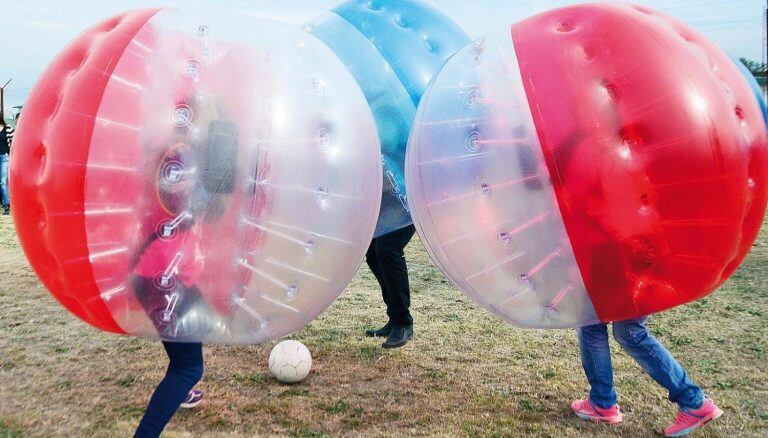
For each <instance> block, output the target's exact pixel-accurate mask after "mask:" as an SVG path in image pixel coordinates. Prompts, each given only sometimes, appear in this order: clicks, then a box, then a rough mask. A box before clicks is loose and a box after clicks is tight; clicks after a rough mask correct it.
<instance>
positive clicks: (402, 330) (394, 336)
mask: <svg viewBox="0 0 768 438" xmlns="http://www.w3.org/2000/svg"><path fill="white" fill-rule="evenodd" d="M411 338H413V326H412V325H405V326H403V325H397V326H393V327H392V332H391V333H390V334H389V336H388V337H387V340H386V341H384V343H383V344H381V346H382V347H384V348H398V347H402V346H403V345H405V344H407V343H408V341H410V340H411Z"/></svg>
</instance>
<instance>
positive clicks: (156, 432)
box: [134, 342, 203, 438]
mask: <svg viewBox="0 0 768 438" xmlns="http://www.w3.org/2000/svg"><path fill="white" fill-rule="evenodd" d="M163 347H164V348H165V352H166V353H168V359H170V363H169V364H168V371H166V373H165V377H164V378H163V380H162V381H161V382H160V384H159V385H157V389H155V393H154V394H152V398H151V399H150V400H149V405H147V411H146V412H145V413H144V417H143V418H142V419H141V422H140V423H139V427H138V428H137V429H136V434H135V435H134V437H137V438H149V437H152V438H155V437H159V436H160V432H162V431H163V429H164V428H165V425H166V424H168V422H169V421H171V417H173V414H175V413H176V411H177V410H178V409H179V405H181V402H183V401H184V399H186V398H187V394H188V393H189V391H190V390H191V389H192V388H194V387H195V385H196V384H197V382H199V381H200V379H201V378H202V377H203V344H200V343H196V344H195V343H191V344H185V343H181V342H163Z"/></svg>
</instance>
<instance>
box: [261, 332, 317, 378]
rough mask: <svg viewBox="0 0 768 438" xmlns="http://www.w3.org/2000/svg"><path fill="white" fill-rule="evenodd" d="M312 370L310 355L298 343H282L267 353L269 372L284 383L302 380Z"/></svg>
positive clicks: (291, 341)
mask: <svg viewBox="0 0 768 438" xmlns="http://www.w3.org/2000/svg"><path fill="white" fill-rule="evenodd" d="M311 368H312V355H311V354H310V352H309V349H308V348H307V347H306V345H304V344H302V343H301V342H299V341H293V340H289V341H283V342H281V343H279V344H277V345H275V348H273V349H272V352H271V353H269V372H270V373H272V375H273V376H275V378H276V379H277V380H279V381H281V382H285V383H295V382H300V381H302V380H304V378H305V377H307V375H308V374H309V370H310V369H311Z"/></svg>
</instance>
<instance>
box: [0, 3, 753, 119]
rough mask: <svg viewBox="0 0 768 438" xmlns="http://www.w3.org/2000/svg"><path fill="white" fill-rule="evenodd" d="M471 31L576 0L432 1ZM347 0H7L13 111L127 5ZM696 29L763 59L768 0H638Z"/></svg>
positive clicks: (295, 17) (2, 18) (5, 68)
mask: <svg viewBox="0 0 768 438" xmlns="http://www.w3.org/2000/svg"><path fill="white" fill-rule="evenodd" d="M427 1H428V3H431V4H432V5H434V6H436V7H438V8H440V9H441V10H443V11H444V12H445V13H447V14H448V15H450V16H451V17H453V18H454V19H455V20H456V21H457V22H458V23H459V24H460V25H462V26H463V27H464V29H465V30H466V31H467V33H469V34H470V36H472V37H473V38H474V37H479V36H482V35H483V34H484V33H485V32H487V31H488V30H497V29H503V28H506V27H507V26H509V25H510V24H511V23H513V22H515V21H518V20H521V19H523V18H525V17H528V16H530V15H533V14H535V13H538V12H542V11H545V10H547V9H551V8H554V7H557V6H562V5H565V4H570V3H578V2H576V1H568V0H427ZM338 3H340V0H218V1H215V0H207V1H206V0H186V1H182V0H131V1H127V0H77V1H71V2H69V1H61V0H0V38H2V41H3V46H2V48H0V86H1V85H2V84H3V83H5V81H6V80H8V79H9V78H13V82H12V83H11V84H10V85H9V86H8V88H7V90H6V103H5V107H6V110H8V109H10V108H11V107H12V106H14V105H19V104H22V103H23V101H24V99H25V98H26V96H27V94H28V93H29V90H30V89H31V88H32V86H33V85H34V83H35V80H36V79H37V77H38V75H39V74H40V72H41V71H42V70H43V69H44V68H45V66H46V64H47V63H48V62H50V61H51V59H52V58H53V57H54V56H55V54H56V53H57V52H58V51H59V50H61V49H62V48H63V47H64V46H65V45H66V44H67V42H68V41H69V40H71V39H72V38H73V37H74V36H76V35H77V34H78V33H79V32H80V31H82V30H84V29H85V28H87V27H89V26H90V25H92V24H94V23H96V22H98V21H100V20H101V19H103V18H107V17H110V16H113V15H115V14H118V13H120V12H122V11H124V10H127V9H135V8H144V7H152V6H167V7H179V6H189V5H201V4H202V5H209V7H210V9H211V10H216V9H222V10H228V11H235V12H240V13H244V14H248V15H253V16H261V17H266V18H271V19H276V20H281V21H286V22H289V23H296V24H298V23H302V22H304V21H305V20H308V19H310V18H312V17H314V16H315V15H318V14H319V13H322V12H323V11H325V10H327V9H329V8H332V7H333V6H334V5H336V4H338ZM635 3H638V4H644V5H647V6H650V7H652V8H655V9H658V10H661V11H664V12H667V13H669V14H672V15H674V16H675V17H677V18H679V19H681V20H683V21H685V22H687V23H688V24H690V25H692V26H694V27H696V28H697V29H699V30H700V31H702V32H703V33H704V34H705V35H707V36H708V37H709V38H711V39H712V40H714V41H715V43H716V44H718V45H719V46H720V47H722V48H723V49H724V50H725V51H726V52H728V54H730V55H732V56H735V57H740V56H744V57H748V58H752V59H757V60H762V57H763V55H762V41H763V39H764V31H763V14H764V13H765V5H766V0H636V1H635Z"/></svg>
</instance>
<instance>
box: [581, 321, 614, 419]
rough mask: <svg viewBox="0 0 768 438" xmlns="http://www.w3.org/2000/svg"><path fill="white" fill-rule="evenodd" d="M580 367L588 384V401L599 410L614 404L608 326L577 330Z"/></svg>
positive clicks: (601, 325)
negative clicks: (582, 368)
mask: <svg viewBox="0 0 768 438" xmlns="http://www.w3.org/2000/svg"><path fill="white" fill-rule="evenodd" d="M578 335H579V352H580V353H581V365H582V366H583V367H584V374H586V376H587V381H588V382H589V387H590V390H589V400H590V402H591V403H592V404H594V405H595V406H597V407H599V408H603V409H608V408H610V407H612V406H614V405H615V404H616V399H617V396H616V390H615V389H614V387H613V363H612V362H611V347H610V344H609V343H608V325H607V324H595V325H590V326H586V327H581V328H580V329H578Z"/></svg>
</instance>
